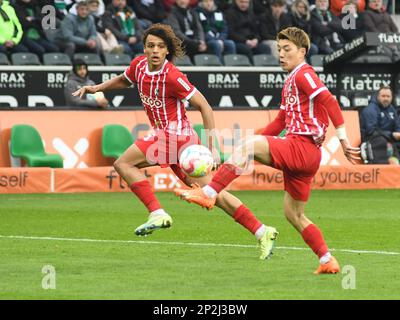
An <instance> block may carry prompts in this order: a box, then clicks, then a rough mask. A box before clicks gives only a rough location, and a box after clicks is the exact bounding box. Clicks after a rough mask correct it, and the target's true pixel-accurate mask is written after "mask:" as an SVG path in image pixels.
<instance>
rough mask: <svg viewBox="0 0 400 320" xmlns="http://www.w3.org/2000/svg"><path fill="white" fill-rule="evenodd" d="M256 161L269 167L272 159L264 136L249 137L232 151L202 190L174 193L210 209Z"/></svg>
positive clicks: (176, 190) (177, 191) (177, 190)
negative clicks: (228, 187) (254, 160)
mask: <svg viewBox="0 0 400 320" xmlns="http://www.w3.org/2000/svg"><path fill="white" fill-rule="evenodd" d="M253 158H254V159H256V160H257V161H259V162H261V163H263V164H265V165H271V163H272V157H271V153H270V150H269V143H268V140H267V138H266V137H265V136H262V135H256V136H249V137H246V138H245V139H243V141H242V142H241V143H240V144H239V146H237V147H236V148H235V149H234V152H233V153H232V156H231V157H230V158H229V159H228V160H227V161H226V162H225V163H224V164H223V165H221V167H220V168H219V169H218V171H217V172H216V173H215V175H214V177H213V178H212V180H211V182H210V183H208V184H207V185H206V186H204V187H203V188H194V189H193V190H186V191H182V190H179V189H175V190H174V191H175V193H176V194H177V195H178V196H180V197H182V198H183V199H185V200H187V201H189V202H194V203H196V204H199V205H201V206H203V207H207V208H209V209H211V208H212V207H213V206H214V203H215V201H216V197H217V195H218V193H220V192H221V191H222V190H223V189H225V188H226V187H227V186H228V185H229V184H230V183H231V182H232V181H233V180H235V179H236V178H238V177H239V176H240V175H241V174H242V173H243V172H244V170H245V169H246V168H247V166H248V165H249V164H250V163H251V162H252V160H253Z"/></svg>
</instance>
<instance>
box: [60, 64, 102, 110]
mask: <svg viewBox="0 0 400 320" xmlns="http://www.w3.org/2000/svg"><path fill="white" fill-rule="evenodd" d="M94 84H95V83H94V82H93V81H92V80H91V79H90V78H89V71H88V66H87V64H86V63H85V61H83V60H80V59H77V60H75V61H74V63H73V66H72V71H71V73H70V74H69V75H68V80H67V83H66V84H65V87H64V97H65V102H66V105H67V106H71V107H98V108H106V107H107V106H108V100H107V99H106V98H105V97H104V94H101V93H98V94H97V95H96V94H86V95H85V96H84V97H82V98H79V97H75V96H73V95H72V93H73V92H75V91H76V90H78V89H80V88H82V87H84V86H92V85H94Z"/></svg>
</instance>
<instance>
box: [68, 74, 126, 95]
mask: <svg viewBox="0 0 400 320" xmlns="http://www.w3.org/2000/svg"><path fill="white" fill-rule="evenodd" d="M131 85H132V84H131V83H130V82H129V81H128V79H126V77H125V75H124V74H121V75H119V76H117V77H114V78H112V79H110V80H107V81H105V82H103V83H100V84H97V85H94V86H84V87H82V88H80V89H79V90H76V91H75V92H73V93H72V95H73V96H74V97H79V98H82V97H83V95H84V94H86V93H96V92H98V91H107V90H114V89H125V88H128V87H130V86H131Z"/></svg>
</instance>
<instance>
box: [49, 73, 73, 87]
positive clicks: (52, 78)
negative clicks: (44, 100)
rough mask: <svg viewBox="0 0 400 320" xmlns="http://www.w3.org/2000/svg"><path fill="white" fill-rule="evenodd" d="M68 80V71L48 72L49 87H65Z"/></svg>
mask: <svg viewBox="0 0 400 320" xmlns="http://www.w3.org/2000/svg"><path fill="white" fill-rule="evenodd" d="M67 80H68V73H63V72H49V73H48V74H47V88H64V85H65V83H66V82H67Z"/></svg>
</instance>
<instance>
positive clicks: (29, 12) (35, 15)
mask: <svg viewBox="0 0 400 320" xmlns="http://www.w3.org/2000/svg"><path fill="white" fill-rule="evenodd" d="M14 8H15V12H16V13H17V16H18V19H19V21H20V22H21V25H22V29H23V31H24V36H23V38H22V42H21V43H22V44H23V45H24V46H25V47H26V48H27V49H28V50H29V51H30V52H33V53H35V54H37V55H38V56H40V57H42V56H43V54H44V53H46V52H59V51H60V50H59V48H58V47H57V46H56V45H55V44H54V43H51V42H50V41H49V40H48V39H47V38H46V35H45V34H44V31H43V29H42V23H41V17H42V14H41V12H40V7H39V5H38V3H37V2H36V0H17V1H16V3H15V5H14Z"/></svg>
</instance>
